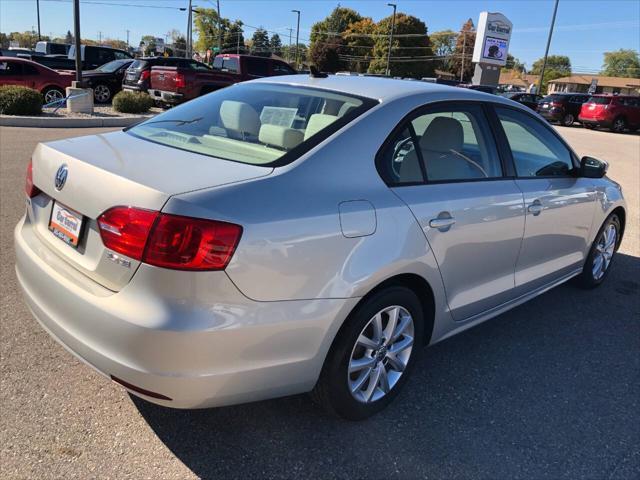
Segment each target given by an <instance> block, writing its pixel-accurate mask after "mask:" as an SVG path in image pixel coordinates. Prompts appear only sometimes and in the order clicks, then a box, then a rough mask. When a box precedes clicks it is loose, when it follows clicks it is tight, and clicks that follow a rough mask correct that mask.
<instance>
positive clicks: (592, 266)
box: [578, 213, 620, 288]
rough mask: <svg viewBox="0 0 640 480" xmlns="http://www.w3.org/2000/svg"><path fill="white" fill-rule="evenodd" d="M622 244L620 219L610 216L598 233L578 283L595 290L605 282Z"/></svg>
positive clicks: (613, 215) (614, 215) (613, 214)
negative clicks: (620, 243)
mask: <svg viewBox="0 0 640 480" xmlns="http://www.w3.org/2000/svg"><path fill="white" fill-rule="evenodd" d="M619 242H620V219H619V218H618V216H617V215H616V214H615V213H612V214H611V215H609V217H608V218H607V219H606V220H605V222H604V223H603V224H602V227H600V230H599V231H598V235H597V236H596V239H595V241H594V242H593V245H591V250H589V255H588V256H587V260H586V261H585V263H584V267H583V268H582V273H581V274H580V276H579V277H578V281H579V283H580V285H581V286H582V287H583V288H595V287H597V286H598V285H600V284H601V283H602V282H604V279H605V278H606V276H607V274H608V273H609V270H610V267H611V263H612V262H613V258H614V255H615V253H616V249H617V247H618V244H619Z"/></svg>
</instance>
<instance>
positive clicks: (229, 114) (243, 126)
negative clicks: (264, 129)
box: [220, 100, 260, 135]
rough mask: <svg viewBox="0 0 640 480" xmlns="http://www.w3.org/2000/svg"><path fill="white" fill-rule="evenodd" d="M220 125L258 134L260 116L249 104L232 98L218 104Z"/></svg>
mask: <svg viewBox="0 0 640 480" xmlns="http://www.w3.org/2000/svg"><path fill="white" fill-rule="evenodd" d="M220 120H221V121H222V126H223V127H224V128H226V129H228V130H234V131H236V132H240V133H248V134H250V135H258V131H259V130H260V117H259V116H258V113H257V112H256V111H255V110H254V109H253V107H252V106H251V105H249V104H248V103H244V102H236V101H234V100H225V101H223V102H222V105H221V106H220Z"/></svg>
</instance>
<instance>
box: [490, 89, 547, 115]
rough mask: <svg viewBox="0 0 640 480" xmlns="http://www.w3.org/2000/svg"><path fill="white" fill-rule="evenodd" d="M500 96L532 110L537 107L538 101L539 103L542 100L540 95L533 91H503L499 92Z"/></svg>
mask: <svg viewBox="0 0 640 480" xmlns="http://www.w3.org/2000/svg"><path fill="white" fill-rule="evenodd" d="M500 96H502V97H505V98H509V99H511V100H513V101H514V102H518V103H521V104H523V105H526V106H527V107H529V108H530V109H531V110H533V111H536V110H537V109H538V103H540V100H542V95H536V94H535V93H526V92H504V93H501V94H500Z"/></svg>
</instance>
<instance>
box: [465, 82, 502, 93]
mask: <svg viewBox="0 0 640 480" xmlns="http://www.w3.org/2000/svg"><path fill="white" fill-rule="evenodd" d="M458 87H460V88H468V89H469V90H477V91H478V92H484V93H490V94H492V95H495V94H496V93H498V88H497V87H494V86H492V85H470V84H460V85H458Z"/></svg>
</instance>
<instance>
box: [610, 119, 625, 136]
mask: <svg viewBox="0 0 640 480" xmlns="http://www.w3.org/2000/svg"><path fill="white" fill-rule="evenodd" d="M626 128H627V122H626V121H625V120H624V118H622V117H618V118H616V119H615V120H614V121H613V123H612V124H611V131H612V132H614V133H622V132H624V130H625V129H626Z"/></svg>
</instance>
